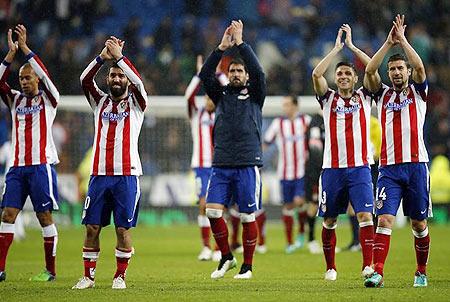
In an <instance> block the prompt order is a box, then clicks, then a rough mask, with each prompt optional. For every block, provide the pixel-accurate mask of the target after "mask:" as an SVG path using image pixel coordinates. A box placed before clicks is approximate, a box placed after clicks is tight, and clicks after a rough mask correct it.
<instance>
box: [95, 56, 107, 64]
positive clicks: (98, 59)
mask: <svg viewBox="0 0 450 302" xmlns="http://www.w3.org/2000/svg"><path fill="white" fill-rule="evenodd" d="M95 60H96V61H97V63H99V64H103V63H104V62H105V61H104V60H103V59H102V58H101V57H100V56H97V57H96V58H95Z"/></svg>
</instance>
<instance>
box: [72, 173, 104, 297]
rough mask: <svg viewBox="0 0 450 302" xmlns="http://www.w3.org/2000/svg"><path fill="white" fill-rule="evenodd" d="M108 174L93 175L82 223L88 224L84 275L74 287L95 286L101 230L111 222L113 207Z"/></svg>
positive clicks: (84, 249) (85, 287)
mask: <svg viewBox="0 0 450 302" xmlns="http://www.w3.org/2000/svg"><path fill="white" fill-rule="evenodd" d="M107 189H108V187H107V182H106V176H91V179H90V181H89V188H88V193H87V196H86V200H85V202H84V207H83V214H82V222H81V223H82V224H84V225H85V226H86V234H85V238H84V244H83V253H82V255H83V265H84V275H83V277H82V278H81V279H80V280H79V281H78V283H77V284H75V285H74V286H73V287H72V289H87V288H92V287H94V286H95V270H96V267H97V261H98V258H99V255H100V232H101V229H102V226H106V225H108V224H109V223H110V217H111V211H112V208H111V207H110V206H109V204H110V203H108V202H107V201H108V199H109V198H108V196H107V194H106V190H107Z"/></svg>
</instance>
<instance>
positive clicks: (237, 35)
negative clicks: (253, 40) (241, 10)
mask: <svg viewBox="0 0 450 302" xmlns="http://www.w3.org/2000/svg"><path fill="white" fill-rule="evenodd" d="M231 26H232V28H233V40H234V41H235V43H236V44H237V45H240V44H242V43H243V42H244V41H243V39H242V32H243V30H244V23H242V21H241V20H238V21H232V22H231Z"/></svg>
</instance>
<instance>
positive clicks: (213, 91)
mask: <svg viewBox="0 0 450 302" xmlns="http://www.w3.org/2000/svg"><path fill="white" fill-rule="evenodd" d="M233 45H234V41H232V27H231V25H230V26H228V27H227V29H226V30H225V32H224V33H223V36H222V40H221V41H220V44H219V46H218V47H217V48H216V49H214V51H213V52H212V53H211V54H210V55H209V57H208V58H207V59H206V61H205V64H203V66H202V69H201V70H200V73H199V75H198V76H199V77H200V79H201V80H202V82H203V86H204V87H205V91H206V94H208V96H209V97H210V98H211V100H212V101H213V102H214V103H215V104H216V105H217V102H218V101H219V100H220V96H221V93H222V85H221V84H220V82H219V81H218V80H217V78H216V68H217V65H218V64H219V62H220V59H221V58H222V55H223V52H224V51H225V50H227V49H228V48H230V47H232V46H233Z"/></svg>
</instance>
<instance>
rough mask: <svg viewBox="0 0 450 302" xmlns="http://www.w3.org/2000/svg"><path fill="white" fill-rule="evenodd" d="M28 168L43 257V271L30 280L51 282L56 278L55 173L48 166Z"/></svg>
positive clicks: (56, 207) (56, 205) (56, 192)
mask: <svg viewBox="0 0 450 302" xmlns="http://www.w3.org/2000/svg"><path fill="white" fill-rule="evenodd" d="M30 168H32V169H34V171H33V174H31V181H30V199H31V202H32V204H33V208H34V211H35V212H36V217H37V218H38V220H39V224H40V225H41V227H42V237H43V240H44V255H45V270H44V271H43V272H41V273H40V274H38V275H36V276H33V277H32V278H30V280H31V281H53V280H55V277H56V267H55V259H56V248H57V245H58V231H57V229H56V226H55V224H54V222H53V217H52V211H55V210H58V209H59V207H58V186H57V180H56V171H55V169H54V168H53V167H52V166H51V165H48V164H44V165H39V166H33V167H30Z"/></svg>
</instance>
